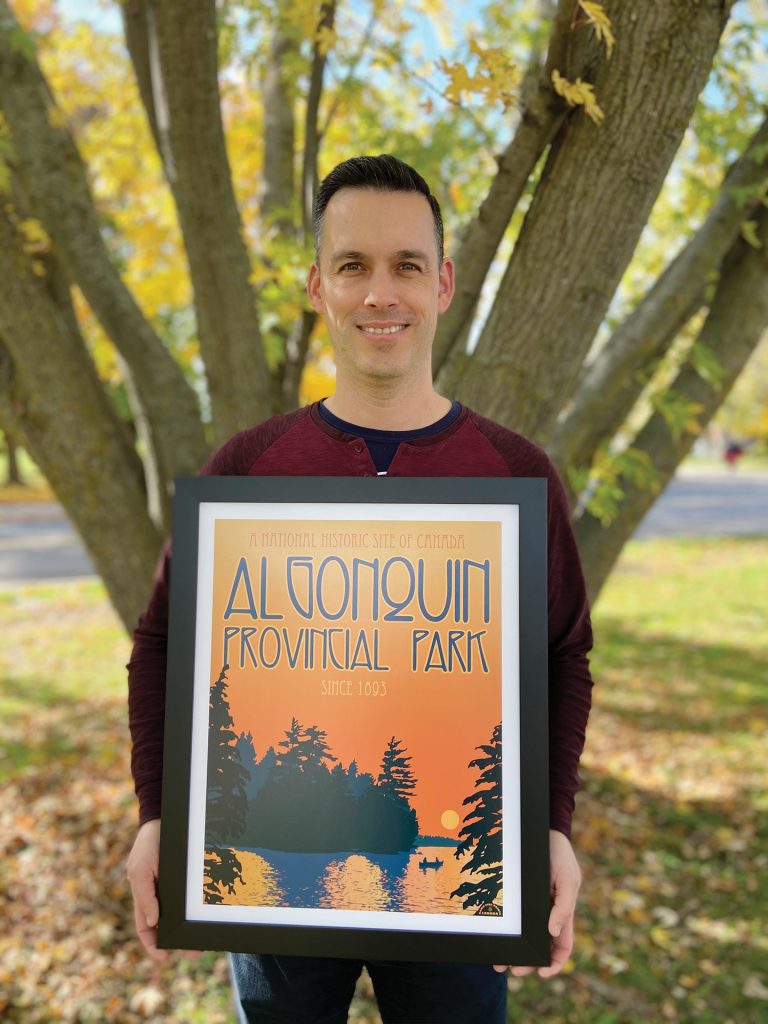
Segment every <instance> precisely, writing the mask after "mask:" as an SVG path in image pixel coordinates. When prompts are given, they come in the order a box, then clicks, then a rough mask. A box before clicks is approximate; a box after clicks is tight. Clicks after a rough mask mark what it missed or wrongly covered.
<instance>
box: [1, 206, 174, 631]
mask: <svg viewBox="0 0 768 1024" xmlns="http://www.w3.org/2000/svg"><path fill="white" fill-rule="evenodd" d="M68 321H69V318H68V317H67V316H62V315H61V312H60V307H59V305H58V303H56V302H55V301H54V299H53V297H52V295H51V291H50V290H49V288H48V281H47V280H45V279H43V278H41V277H39V276H38V275H37V274H35V272H34V271H33V268H32V265H31V262H30V259H29V257H28V256H27V254H26V253H25V252H24V248H23V242H22V239H21V238H20V236H19V234H18V232H17V230H16V228H15V226H14V224H13V223H12V222H11V220H10V219H9V217H8V215H7V213H6V212H5V211H3V212H2V213H1V214H0V419H2V423H3V427H4V429H6V430H11V431H12V432H13V433H15V434H16V436H18V437H19V439H20V440H21V441H22V443H23V444H24V447H25V448H26V449H27V450H28V451H29V453H30V455H31V456H32V457H33V458H34V460H35V462H36V463H37V465H38V466H39V467H40V469H41V471H42V472H43V474H44V475H45V477H46V479H47V480H48V482H49V483H50V485H51V487H53V489H54V491H55V492H56V494H57V496H58V498H59V499H60V501H61V502H62V504H63V505H64V508H65V509H66V511H67V514H68V515H69V517H70V519H71V520H72V522H73V524H74V525H75V527H76V528H77V530H78V532H79V533H80V536H81V537H82V538H83V542H84V543H85V545H86V548H87V550H88V552H89V554H90V555H91V558H92V559H93V561H94V564H95V566H96V569H97V571H98V572H99V574H100V576H101V577H102V579H103V580H104V582H105V584H106V586H107V590H108V592H109V595H110V598H111V600H112V603H113V604H114V606H115V608H116V610H117V612H118V614H119V615H120V618H121V619H122V621H123V623H124V625H125V626H126V628H127V629H131V628H132V627H133V626H134V625H135V622H136V619H137V617H138V615H139V614H140V612H141V610H142V609H143V607H144V606H145V604H146V601H147V597H148V594H149V587H150V583H151V577H152V568H153V565H154V562H155V559H156V557H157V554H158V550H159V548H160V542H161V537H160V534H159V533H158V531H157V530H156V529H155V527H154V525H153V524H152V522H151V520H150V518H149V516H148V514H147V509H146V494H145V491H144V486H143V473H142V467H141V463H140V461H139V458H138V456H137V454H136V452H135V450H134V448H133V447H132V446H131V444H130V443H129V440H128V438H127V436H126V430H125V427H124V424H122V423H121V422H120V421H119V419H118V417H117V415H116V413H115V411H114V409H113V408H112V406H111V405H110V403H109V400H108V398H107V397H106V394H105V392H104V389H103V387H102V385H101V382H100V381H99V379H98V376H97V374H96V370H95V368H94V366H93V363H92V362H91V359H90V356H89V354H88V350H87V348H86V346H85V343H84V341H83V339H82V337H81V336H80V335H79V333H76V332H73V331H72V329H71V326H70V323H69V322H68Z"/></svg>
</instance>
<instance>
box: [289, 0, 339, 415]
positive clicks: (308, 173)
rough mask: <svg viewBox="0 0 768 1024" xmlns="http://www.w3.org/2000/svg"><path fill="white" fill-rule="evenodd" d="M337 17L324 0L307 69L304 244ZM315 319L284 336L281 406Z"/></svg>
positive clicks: (293, 400)
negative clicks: (328, 38)
mask: <svg viewBox="0 0 768 1024" xmlns="http://www.w3.org/2000/svg"><path fill="white" fill-rule="evenodd" d="M335 17H336V3H335V0H326V2H325V3H323V4H322V5H321V7H320V16H319V20H318V25H317V33H318V34H317V36H316V38H315V41H314V45H313V47H312V64H311V67H310V72H309V90H308V92H307V105H306V110H305V114H304V157H303V160H302V164H301V197H300V200H301V228H302V237H303V241H304V245H305V246H306V245H308V244H309V243H310V241H311V239H312V235H313V224H312V207H313V205H314V202H315V193H316V191H317V185H318V173H317V160H318V155H319V153H320V144H321V142H322V132H321V131H320V125H319V112H320V100H321V99H322V95H323V78H324V77H325V66H326V63H327V58H326V44H325V41H324V40H323V38H322V35H320V33H322V32H323V31H326V32H331V31H332V30H333V24H334V19H335ZM316 323H317V314H316V313H315V312H314V310H312V309H304V310H302V313H301V316H300V317H299V319H298V320H297V322H296V323H295V324H294V325H293V330H292V331H291V334H290V336H289V337H288V339H287V340H286V345H285V363H284V364H283V375H282V385H281V398H282V407H283V409H286V410H287V409H295V408H296V406H297V405H298V404H299V385H300V384H301V374H302V371H303V369H304V364H305V362H306V360H307V352H308V351H309V339H310V337H311V336H312V331H313V329H314V326H315V324H316Z"/></svg>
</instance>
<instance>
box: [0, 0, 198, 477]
mask: <svg viewBox="0 0 768 1024" xmlns="http://www.w3.org/2000/svg"><path fill="white" fill-rule="evenodd" d="M15 31H19V29H18V26H17V24H16V22H15V19H14V17H13V15H12V13H11V12H10V9H9V7H8V4H7V0H0V104H1V105H2V109H3V113H4V114H5V117H6V119H7V122H8V125H9V127H10V129H11V133H12V136H13V149H14V160H15V171H16V173H17V176H18V178H19V180H20V182H21V184H22V186H23V188H24V191H25V194H26V196H27V199H28V201H29V203H30V205H31V208H32V210H33V212H34V213H35V215H36V216H38V217H39V218H40V220H41V221H42V223H43V225H44V227H45V229H46V231H47V232H48V234H49V235H50V236H51V238H52V239H53V241H54V244H55V246H56V249H57V252H58V255H59V258H60V259H61V261H62V263H63V265H64V267H65V269H66V272H67V275H68V277H69V279H70V281H72V282H76V283H77V284H78V285H79V286H80V288H81V290H82V292H83V294H84V295H85V297H86V299H87V301H88V303H89V304H90V306H91V308H92V309H93V311H94V313H95V314H96V316H97V317H98V319H99V320H100V322H101V324H102V326H103V327H104V330H105V331H106V333H107V335H108V336H109V337H110V338H111V340H112V341H113V342H114V344H115V346H116V348H117V349H118V351H119V352H120V354H121V356H122V357H123V359H124V360H125V362H126V364H127V365H128V366H129V367H130V370H131V373H132V375H133V379H134V382H135V385H136V388H137V392H138V394H139V395H140V396H141V402H142V405H143V407H144V409H145V412H146V416H147V418H148V420H149V422H150V423H151V425H152V439H153V444H154V451H153V452H151V453H150V456H151V457H154V458H155V459H156V461H157V464H158V472H159V476H160V478H161V479H162V480H163V482H164V485H165V486H166V488H167V487H168V486H170V483H171V481H172V480H173V478H174V477H175V476H178V475H185V474H189V473H193V472H195V471H196V470H197V468H199V465H200V463H201V462H202V460H203V459H204V457H205V453H206V450H207V446H206V443H205V438H204V434H203V428H202V425H201V423H200V414H199V409H198V403H197V398H196V396H195V393H194V391H193V390H192V388H191V387H190V385H189V384H188V383H187V382H186V380H185V378H184V375H183V373H182V371H181V369H180V368H179V366H178V365H177V364H176V362H175V361H174V359H173V357H172V356H171V354H170V353H169V352H168V350H167V349H166V348H165V347H164V345H163V344H162V342H161V341H160V339H159V338H158V337H157V335H156V334H155V332H154V331H153V329H152V327H151V326H150V325H149V323H148V322H147V320H146V318H145V317H144V315H143V314H142V312H141V310H140V309H139V307H138V305H137V304H136V301H135V300H134V298H133V296H132V295H131V293H130V292H129V291H128V289H127V288H126V287H125V285H124V283H123V281H122V279H121V278H120V275H119V273H118V271H117V269H116V268H115V266H114V265H113V263H112V261H111V258H110V255H109V253H108V251H107V248H106V245H105V243H104V240H103V238H102V236H101V231H100V228H99V222H98V217H97V214H96V211H95V209H94V205H93V200H92V198H91V194H90V189H89V186H88V181H87V177H86V172H85V168H84V167H83V164H82V161H81V159H80V156H79V153H78V151H77V148H76V146H75V143H74V141H73V139H72V136H71V134H70V132H69V130H68V128H67V127H66V126H65V125H64V124H63V122H62V115H61V112H60V111H59V110H58V108H57V107H56V106H55V103H54V101H53V98H52V96H51V93H50V90H49V89H48V86H47V83H46V81H45V79H44V78H43V75H42V73H41V71H40V69H39V67H38V66H37V64H36V63H35V62H34V60H28V59H27V58H26V57H25V56H24V55H23V54H22V53H20V52H19V51H18V48H15V47H14V32H15Z"/></svg>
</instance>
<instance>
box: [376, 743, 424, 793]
mask: <svg viewBox="0 0 768 1024" xmlns="http://www.w3.org/2000/svg"><path fill="white" fill-rule="evenodd" d="M404 754H405V747H401V746H400V740H396V739H395V737H394V736H393V737H392V739H391V740H390V741H389V743H388V744H387V747H386V750H385V751H384V756H383V758H382V759H381V771H380V772H379V777H378V779H377V782H378V785H379V786H381V788H382V789H383V790H384V791H385V793H387V794H391V795H392V796H396V797H400V798H401V799H403V800H408V797H409V796H410V794H411V793H412V792H413V790H414V789H415V788H416V779H415V778H414V777H413V772H412V771H411V758H410V757H404V756H403V755H404Z"/></svg>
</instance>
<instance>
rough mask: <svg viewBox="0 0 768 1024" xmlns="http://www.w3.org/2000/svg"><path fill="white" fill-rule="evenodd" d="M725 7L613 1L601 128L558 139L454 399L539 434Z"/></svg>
mask: <svg viewBox="0 0 768 1024" xmlns="http://www.w3.org/2000/svg"><path fill="white" fill-rule="evenodd" d="M730 6H731V3H730V0H704V2H693V0H658V2H657V3H655V4H652V5H644V6H643V15H642V17H640V16H639V14H638V10H637V8H636V5H634V4H620V3H616V2H614V3H609V4H606V8H607V11H608V13H609V15H610V16H611V18H612V19H613V22H614V30H615V34H616V39H617V42H616V48H615V52H614V54H613V56H612V57H611V59H610V60H604V61H603V62H602V63H601V65H600V67H599V69H598V71H597V74H596V76H595V82H594V86H595V93H596V96H597V98H598V100H599V102H600V104H601V106H602V107H603V109H604V112H605V121H604V123H603V124H601V125H599V126H598V125H596V124H594V123H593V122H592V121H591V120H590V119H589V118H588V117H586V115H585V114H584V113H583V112H577V113H575V114H573V115H571V116H570V117H569V118H568V119H567V120H566V121H565V123H564V124H563V126H562V128H561V129H560V131H559V132H558V134H557V136H556V138H555V140H554V142H553V143H552V146H551V147H550V152H549V157H548V159H547V163H546V165H545V168H544V171H543V173H542V177H541V180H540V182H539V186H538V188H537V190H536V194H535V196H534V198H533V202H532V203H531V206H530V209H529V210H528V212H527V214H526V217H525V221H524V223H523V227H522V230H521V233H520V236H519V238H518V240H517V244H516V246H515V249H514V252H513V254H512V257H511V259H510V262H509V265H508V266H507V269H506V272H505V274H504V277H503V279H502V282H501V285H500V288H499V291H498V294H497V296H496V300H495V302H494V305H493V309H492V310H491V313H490V316H489V318H488V322H487V324H486V326H485V329H484V330H483V333H482V336H481V338H480V341H479V343H478V346H477V348H476V350H475V353H474V355H473V358H472V361H471V363H469V365H468V367H467V371H466V374H465V376H464V378H463V380H462V382H461V386H460V387H459V391H458V397H459V398H461V399H463V400H464V401H466V402H467V403H468V404H470V405H481V406H482V408H483V411H484V413H485V414H486V415H488V416H491V417H493V418H495V419H497V420H500V421H501V422H502V423H505V424H507V425H509V426H512V427H514V428H515V429H516V430H520V431H521V432H523V433H525V434H528V435H529V436H531V437H534V438H535V439H536V440H537V441H539V442H540V443H542V444H546V443H547V442H548V440H549V436H550V432H551V430H552V428H553V426H554V423H555V420H556V418H557V415H558V413H559V412H560V409H561V408H562V407H563V405H564V403H565V401H566V399H567V397H568V394H569V392H570V390H571V388H572V386H573V384H574V381H575V378H576V375H577V373H578V370H579V367H580V366H581V364H582V362H583V360H584V357H585V356H586V354H587V351H588V350H589V347H590V345H591V344H592V340H593V338H594V336H595V333H596V331H597V329H598V327H599V325H600V322H601V320H602V319H603V317H604V315H605V312H606V310H607V308H608V306H609V304H610V301H611V298H612V296H613V294H614V292H615V290H616V287H617V285H618V283H619V281H620V279H621V275H622V274H623V273H624V270H625V268H626V266H627V264H628V262H629V260H630V258H631V256H632V253H633V252H634V249H635V246H636V244H637V241H638V239H639V237H640V234H641V232H642V230H643V227H644V226H645V223H646V221H647V219H648V216H649V214H650V211H651V208H652V206H653V203H654V201H655V199H656V197H657V195H658V193H659V190H660V188H661V186H662V184H663V182H664V178H665V177H666V174H667V171H668V170H669V166H670V164H671V162H672V159H673V157H674V155H675V152H676V150H677V148H678V146H679V144H680V140H681V139H682V137H683V133H684V132H685V129H686V127H687V125H688V122H689V121H690V118H691V116H692V114H693V110H694V106H695V103H696V99H697V97H698V95H699V93H700V91H701V89H702V88H703V86H704V84H705V82H706V80H707V77H708V75H709V72H710V69H711V66H712V61H713V59H714V56H715V52H716V50H717V45H718V41H719V39H720V35H721V32H722V30H723V27H724V25H725V22H726V18H727V13H728V11H729V10H730Z"/></svg>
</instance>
